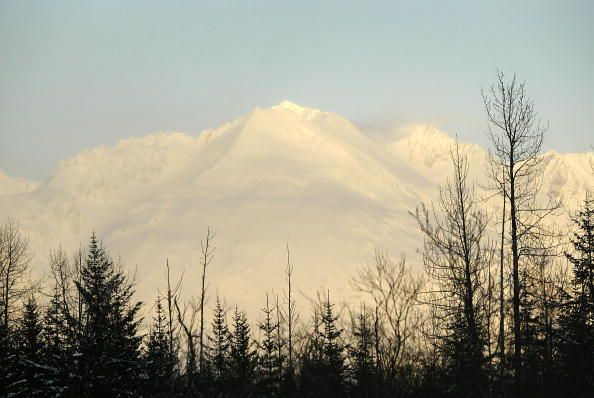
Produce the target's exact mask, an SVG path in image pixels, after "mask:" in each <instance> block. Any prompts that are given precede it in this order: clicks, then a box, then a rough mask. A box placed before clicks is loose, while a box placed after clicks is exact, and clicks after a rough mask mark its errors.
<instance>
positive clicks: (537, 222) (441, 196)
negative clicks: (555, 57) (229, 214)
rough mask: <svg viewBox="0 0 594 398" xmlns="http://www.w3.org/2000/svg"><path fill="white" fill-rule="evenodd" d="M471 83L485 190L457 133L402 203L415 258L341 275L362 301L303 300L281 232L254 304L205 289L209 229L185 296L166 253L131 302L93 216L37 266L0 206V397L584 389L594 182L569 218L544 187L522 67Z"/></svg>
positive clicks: (592, 282) (592, 335) (542, 128)
mask: <svg viewBox="0 0 594 398" xmlns="http://www.w3.org/2000/svg"><path fill="white" fill-rule="evenodd" d="M482 96H483V103H484V107H485V113H486V116H487V120H488V125H489V129H488V132H487V134H488V138H489V140H490V142H491V148H490V153H489V156H490V163H489V167H488V169H487V170H484V172H485V173H486V174H487V175H488V177H489V185H488V186H485V187H480V192H479V189H477V188H476V187H475V184H474V183H473V181H470V180H469V177H468V175H469V168H470V167H471V165H469V163H468V160H467V158H466V157H465V154H464V152H463V151H462V150H461V149H460V147H459V146H458V145H456V146H454V147H452V148H451V150H450V158H451V164H452V170H453V172H452V175H451V176H450V178H449V179H448V180H447V181H444V183H443V185H441V187H440V189H439V192H438V199H437V200H436V201H435V203H431V204H423V203H420V204H419V207H418V208H417V209H416V210H412V211H411V214H410V216H411V217H414V218H415V219H416V220H417V224H418V228H419V230H420V231H421V232H422V235H423V237H424V242H423V247H422V258H423V267H422V270H421V271H415V270H413V267H411V266H409V265H408V264H407V262H406V259H405V258H404V257H401V258H398V259H396V258H392V257H391V256H390V255H389V254H388V253H386V252H384V251H381V250H378V251H376V254H375V258H374V261H373V262H372V263H370V264H368V265H365V266H361V267H360V269H359V271H358V273H357V274H356V275H353V277H352V283H351V287H352V289H353V291H355V292H357V293H358V294H359V295H360V297H362V301H361V302H360V303H357V304H354V303H349V304H348V305H344V304H341V303H340V302H339V300H337V299H336V298H334V297H333V296H332V292H331V291H323V292H320V293H319V294H318V299H317V302H316V304H315V305H313V308H312V306H311V305H310V304H309V303H305V302H299V300H298V299H297V294H296V291H297V289H298V287H297V286H295V283H294V278H293V274H294V271H295V269H294V265H293V264H292V263H291V261H290V252H289V249H288V247H287V263H286V266H285V270H284V272H285V280H286V285H285V286H284V287H282V291H281V293H280V294H277V293H267V292H261V296H262V308H261V311H260V313H259V314H258V316H254V318H253V319H248V318H247V316H246V313H245V312H244V311H243V310H242V309H241V308H240V307H239V306H232V307H229V306H228V305H227V304H226V303H225V300H224V298H222V297H216V298H215V297H213V296H212V294H209V289H208V286H209V283H212V284H216V281H211V280H209V274H208V271H209V268H210V267H211V266H212V260H213V258H214V254H215V250H214V241H215V235H214V231H213V230H211V229H209V230H208V231H207V233H206V235H205V237H204V238H203V240H202V241H201V243H202V246H201V249H202V251H201V253H202V257H201V258H200V262H199V263H200V267H201V268H200V271H201V275H202V278H201V280H200V284H199V286H191V289H190V290H191V291H192V292H197V293H198V294H196V295H195V296H192V297H185V296H182V295H181V293H180V292H181V287H182V285H183V284H184V281H183V278H182V279H178V280H172V279H171V278H170V265H169V263H168V262H165V261H164V267H163V283H162V289H160V290H159V292H158V294H157V299H156V301H155V303H141V302H140V301H138V300H137V299H136V298H135V293H136V291H135V288H136V287H135V286H136V282H135V276H134V275H133V274H131V273H130V272H128V271H127V270H126V269H125V267H124V266H123V265H122V264H121V263H120V262H118V261H115V260H114V257H113V256H112V255H111V254H110V253H109V252H108V248H106V247H105V246H104V245H103V244H102V242H101V239H100V238H101V237H98V236H96V234H95V233H92V234H91V236H90V238H89V241H88V244H87V245H86V247H84V248H79V249H77V250H76V251H75V252H74V254H73V255H69V254H67V252H66V251H65V250H63V249H56V250H54V251H52V253H51V255H50V257H49V261H48V267H47V273H46V274H47V275H49V276H50V277H49V278H48V279H47V280H44V281H36V280H34V278H33V277H32V276H31V275H32V274H31V262H32V261H31V260H32V253H31V252H30V250H29V247H28V241H27V237H26V235H25V234H24V233H23V231H21V229H20V227H19V223H18V220H14V219H7V220H5V221H4V222H3V223H2V224H1V225H0V293H1V295H0V310H1V314H0V370H1V371H0V396H3V397H297V396H299V397H558V396H563V397H591V396H593V395H594V196H592V194H591V193H586V194H585V196H584V198H583V202H582V203H581V205H580V207H579V210H578V211H576V212H575V213H574V214H572V215H571V217H569V219H567V217H566V216H565V215H564V214H565V213H564V207H563V206H564V204H563V201H562V198H561V197H546V195H543V194H542V192H541V189H540V188H541V187H540V181H541V174H540V162H541V159H542V157H541V150H542V145H543V140H544V137H545V135H546V132H547V129H548V126H547V125H546V124H542V123H541V122H540V120H539V117H538V114H537V112H536V111H535V109H534V104H533V102H532V100H531V99H530V98H529V97H528V95H527V93H526V86H525V83H523V82H519V81H518V80H517V79H516V78H515V76H514V77H512V78H511V79H508V78H507V77H506V76H504V75H503V74H502V73H498V74H497V78H496V80H495V82H494V83H493V84H492V85H491V86H490V87H488V88H487V89H485V90H483V92H482ZM593 172H594V171H593ZM485 193H486V194H485ZM485 196H487V198H486V197H485ZM487 202H490V203H499V204H500V206H499V207H498V208H499V209H501V211H500V213H499V214H489V212H488V210H487V205H486V203H487ZM166 257H167V254H166V253H164V254H163V258H164V259H165V258H166ZM300 267H302V268H303V269H306V268H307V264H302V265H300ZM279 269H280V268H279ZM211 290H212V289H211ZM143 308H144V309H147V308H149V309H150V311H149V313H150V319H143V317H142V316H141V313H142V311H143Z"/></svg>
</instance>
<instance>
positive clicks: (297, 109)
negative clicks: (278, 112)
mask: <svg viewBox="0 0 594 398" xmlns="http://www.w3.org/2000/svg"><path fill="white" fill-rule="evenodd" d="M272 108H273V109H284V110H287V111H291V112H293V113H295V114H297V115H303V114H305V113H309V112H312V111H313V112H319V110H317V109H312V108H306V107H303V106H301V105H297V104H296V103H294V102H291V101H287V100H284V101H282V102H281V103H280V104H278V105H276V106H273V107H272Z"/></svg>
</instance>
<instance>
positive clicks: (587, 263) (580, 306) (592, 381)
mask: <svg viewBox="0 0 594 398" xmlns="http://www.w3.org/2000/svg"><path fill="white" fill-rule="evenodd" d="M573 222H574V224H575V226H576V227H577V231H576V232H575V233H574V234H573V237H572V239H571V243H572V246H573V251H572V252H568V253H566V257H567V259H568V260H569V262H570V263H571V264H572V265H573V286H572V287H573V288H572V290H571V291H569V292H566V298H567V301H566V303H565V306H564V308H563V312H562V315H561V317H560V324H561V331H560V335H561V353H560V357H561V358H560V360H561V366H562V371H563V376H564V377H565V381H566V383H567V386H570V391H569V392H568V394H569V393H571V394H572V395H574V396H589V394H591V393H592V391H594V199H593V198H592V196H590V195H587V196H586V200H585V201H584V205H583V208H582V209H581V210H579V211H578V212H577V213H576V215H575V217H574V218H573Z"/></svg>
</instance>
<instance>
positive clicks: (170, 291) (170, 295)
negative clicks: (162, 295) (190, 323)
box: [166, 259, 183, 358]
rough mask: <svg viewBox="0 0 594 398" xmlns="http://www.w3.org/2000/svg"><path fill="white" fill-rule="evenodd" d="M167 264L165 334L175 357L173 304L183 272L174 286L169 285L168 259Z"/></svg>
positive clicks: (171, 353)
mask: <svg viewBox="0 0 594 398" xmlns="http://www.w3.org/2000/svg"><path fill="white" fill-rule="evenodd" d="M166 264H167V265H166V266H167V293H166V299H167V336H168V344H169V354H170V355H171V356H172V357H174V358H177V349H178V348H177V345H176V343H175V337H174V336H175V333H176V331H177V328H178V325H176V324H175V321H174V308H173V307H174V305H175V301H176V300H177V297H178V292H179V290H180V289H181V284H182V280H183V274H182V275H181V276H180V278H179V280H178V281H177V283H176V285H175V286H174V287H172V286H171V276H170V272H169V271H170V268H169V259H167V262H166Z"/></svg>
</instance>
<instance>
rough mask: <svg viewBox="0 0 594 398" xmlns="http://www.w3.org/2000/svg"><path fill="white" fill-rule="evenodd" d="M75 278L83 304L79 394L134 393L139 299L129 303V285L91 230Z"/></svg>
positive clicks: (137, 368)
mask: <svg viewBox="0 0 594 398" xmlns="http://www.w3.org/2000/svg"><path fill="white" fill-rule="evenodd" d="M81 276H82V280H81V282H79V283H77V288H78V290H79V292H80V295H81V298H82V301H83V305H84V316H83V325H82V328H81V330H82V336H81V338H80V343H79V350H80V357H81V368H80V369H79V372H80V378H81V384H80V391H79V395H80V396H83V397H106V396H122V397H123V396H136V394H137V390H138V375H139V373H140V362H139V345H140V337H139V336H138V335H137V330H138V325H139V323H140V320H139V319H138V311H139V309H140V307H141V303H140V302H133V294H134V290H133V284H132V283H131V282H130V281H128V279H127V278H126V276H125V275H124V273H123V272H122V271H121V269H119V267H117V266H116V265H115V264H114V263H113V261H112V260H111V259H110V258H109V256H108V255H107V253H106V251H105V249H104V248H103V247H102V246H101V245H100V244H99V243H98V241H97V238H96V237H95V234H94V233H93V234H92V236H91V241H90V245H89V253H88V256H87V261H86V263H85V264H84V265H83V268H82V270H81Z"/></svg>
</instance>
